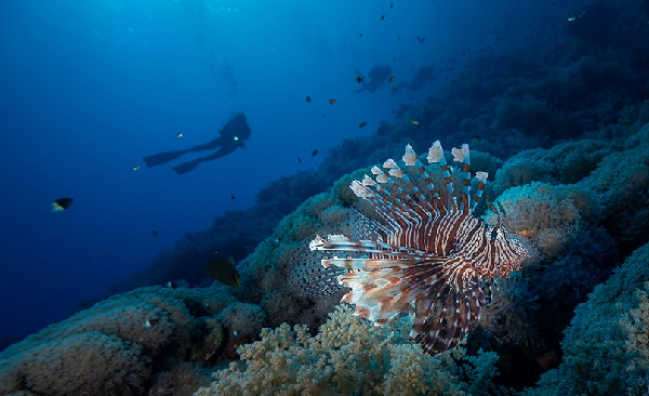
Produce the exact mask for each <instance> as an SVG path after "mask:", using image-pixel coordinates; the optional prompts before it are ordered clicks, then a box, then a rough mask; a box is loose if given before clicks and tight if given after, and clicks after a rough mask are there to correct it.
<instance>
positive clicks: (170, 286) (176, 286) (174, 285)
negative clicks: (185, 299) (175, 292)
mask: <svg viewBox="0 0 649 396" xmlns="http://www.w3.org/2000/svg"><path fill="white" fill-rule="evenodd" d="M167 287H168V288H170V289H177V288H178V285H177V284H176V283H175V282H173V281H169V282H167Z"/></svg>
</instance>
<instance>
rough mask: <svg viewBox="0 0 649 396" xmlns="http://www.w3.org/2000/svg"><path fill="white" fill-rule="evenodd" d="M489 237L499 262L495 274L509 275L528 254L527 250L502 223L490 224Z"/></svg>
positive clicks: (516, 269)
mask: <svg viewBox="0 0 649 396" xmlns="http://www.w3.org/2000/svg"><path fill="white" fill-rule="evenodd" d="M490 229H491V234H490V236H489V239H490V240H491V242H492V243H493V245H494V250H493V251H494V252H495V253H496V254H497V255H498V258H497V261H498V263H499V265H498V267H497V268H496V269H497V273H495V274H492V275H496V276H502V277H505V278H506V277H509V274H510V273H511V272H512V271H518V270H519V269H520V267H521V263H522V262H523V261H524V260H525V259H526V258H527V257H528V256H529V252H528V250H527V248H526V247H525V245H523V242H521V240H520V239H519V238H518V236H516V235H513V234H508V233H507V230H506V229H505V226H504V225H498V226H490Z"/></svg>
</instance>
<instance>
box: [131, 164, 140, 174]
mask: <svg viewBox="0 0 649 396" xmlns="http://www.w3.org/2000/svg"><path fill="white" fill-rule="evenodd" d="M131 170H132V171H133V172H135V171H139V170H140V165H135V166H134V167H132V168H131Z"/></svg>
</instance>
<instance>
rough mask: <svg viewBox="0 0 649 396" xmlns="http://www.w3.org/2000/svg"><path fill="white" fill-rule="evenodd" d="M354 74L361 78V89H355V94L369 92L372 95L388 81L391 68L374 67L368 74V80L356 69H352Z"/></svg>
mask: <svg viewBox="0 0 649 396" xmlns="http://www.w3.org/2000/svg"><path fill="white" fill-rule="evenodd" d="M354 71H355V72H356V74H358V75H359V76H361V77H363V79H364V80H363V87H362V88H361V89H357V90H356V91H354V92H356V93H359V92H363V91H370V92H372V93H374V91H376V90H377V89H379V87H381V85H383V83H385V82H386V81H388V79H389V78H390V74H392V68H391V67H390V66H387V65H386V66H383V65H376V66H374V67H373V68H372V70H370V72H369V73H368V75H369V79H368V78H365V77H364V76H363V75H362V74H361V72H360V71H359V70H358V69H354Z"/></svg>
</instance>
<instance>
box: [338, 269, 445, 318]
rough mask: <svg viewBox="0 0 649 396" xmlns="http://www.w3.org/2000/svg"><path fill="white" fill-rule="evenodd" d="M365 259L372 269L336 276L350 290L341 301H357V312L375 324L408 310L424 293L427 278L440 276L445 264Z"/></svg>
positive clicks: (355, 302) (350, 302) (426, 286)
mask: <svg viewBox="0 0 649 396" xmlns="http://www.w3.org/2000/svg"><path fill="white" fill-rule="evenodd" d="M366 261H368V262H371V267H373V269H372V270H370V271H363V270H355V271H350V272H348V273H347V274H345V275H342V276H340V277H339V278H338V279H339V281H340V283H341V285H342V286H344V287H349V288H351V289H352V290H351V291H350V292H348V293H347V294H345V296H344V297H343V299H342V302H345V303H349V304H356V315H358V316H360V317H362V318H365V319H368V320H370V321H372V322H373V323H374V324H378V325H382V324H385V323H386V322H387V321H389V320H390V319H392V318H394V317H395V316H397V315H399V314H400V313H401V312H403V311H407V310H409V309H410V305H411V304H412V303H413V302H415V301H416V300H417V299H418V298H420V296H421V295H423V294H425V293H426V291H427V288H428V285H427V280H429V279H431V278H435V277H437V276H440V275H441V274H442V272H443V267H444V260H442V259H435V260H425V261H422V260H382V259H375V260H366ZM382 264H383V265H382ZM366 268H369V265H368V266H366Z"/></svg>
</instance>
